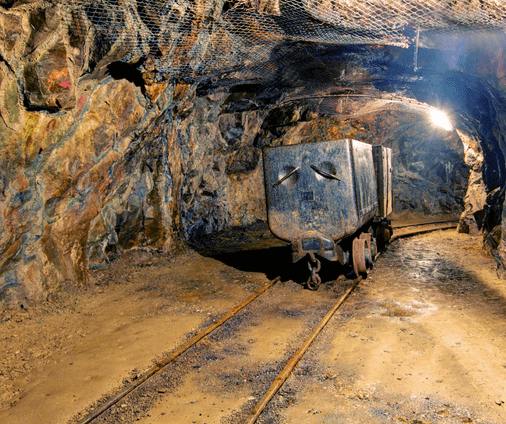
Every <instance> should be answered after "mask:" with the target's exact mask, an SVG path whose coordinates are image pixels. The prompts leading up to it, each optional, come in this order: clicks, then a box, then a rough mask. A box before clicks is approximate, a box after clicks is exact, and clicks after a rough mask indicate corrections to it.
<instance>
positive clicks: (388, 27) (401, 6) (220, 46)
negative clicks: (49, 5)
mask: <svg viewBox="0 0 506 424" xmlns="http://www.w3.org/2000/svg"><path fill="white" fill-rule="evenodd" d="M62 10H63V15H64V17H65V20H66V22H67V24H68V26H69V27H72V31H75V32H76V33H77V34H76V35H77V36H80V37H83V38H86V37H90V36H93V37H95V38H97V37H98V38H100V40H101V42H100V44H101V45H108V46H109V47H111V48H112V47H113V46H114V47H115V48H116V49H117V50H118V49H122V50H125V51H128V56H129V57H130V58H131V57H134V56H146V55H147V54H150V55H151V56H152V57H158V58H159V59H158V63H157V70H158V71H159V72H160V74H163V75H164V76H165V77H167V76H169V77H170V76H174V75H188V76H192V77H199V76H212V75H218V74H222V73H223V71H224V70H226V71H227V72H233V71H234V70H238V69H241V70H244V69H248V68H250V69H252V72H254V73H257V74H258V73H262V72H264V73H265V74H268V73H269V72H273V71H274V67H275V66H274V65H273V61H272V56H273V52H274V54H275V52H276V48H277V47H278V46H280V45H281V44H283V43H285V44H286V43H287V42H316V43H323V44H327V45H350V44H354V45H356V44H379V45H393V46H402V47H407V46H410V45H413V43H414V40H415V39H416V38H419V37H420V34H421V35H422V36H423V34H427V33H429V32H431V33H437V32H439V33H461V32H466V31H477V30H480V31H492V30H493V31H500V32H502V33H505V32H506V1H505V0H486V1H485V0H368V1H366V0H243V1H225V2H223V1H222V0H168V1H167V0H116V1H115V0H88V1H86V0H85V1H77V2H76V1H74V2H68V3H67V4H66V5H65V7H64V8H63V9H62ZM278 65H279V64H276V66H278Z"/></svg>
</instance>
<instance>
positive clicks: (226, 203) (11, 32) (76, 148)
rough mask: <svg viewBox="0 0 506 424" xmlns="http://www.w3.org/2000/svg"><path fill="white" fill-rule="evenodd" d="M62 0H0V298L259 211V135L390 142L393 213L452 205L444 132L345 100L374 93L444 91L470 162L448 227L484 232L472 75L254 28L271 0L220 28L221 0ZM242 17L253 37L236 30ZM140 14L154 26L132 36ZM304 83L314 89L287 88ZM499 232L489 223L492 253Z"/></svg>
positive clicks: (497, 129)
mask: <svg viewBox="0 0 506 424" xmlns="http://www.w3.org/2000/svg"><path fill="white" fill-rule="evenodd" d="M71 3H72V2H69V5H70V6H72V4H71ZM74 3H75V6H76V7H70V6H69V7H66V8H63V7H59V6H58V4H57V3H56V2H49V1H37V0H32V1H1V2H0V26H1V27H2V31H1V32H0V152H1V153H0V299H3V300H7V301H11V302H15V301H16V300H17V299H19V298H26V299H30V300H41V299H45V298H46V297H47V296H48V294H51V293H53V292H56V291H59V290H63V289H65V288H67V287H73V286H79V285H83V284H86V283H87V278H88V277H87V276H88V269H89V268H90V267H92V268H100V267H104V266H107V264H108V262H110V261H111V260H113V259H114V258H115V257H116V256H117V255H119V254H121V253H122V252H124V251H125V250H127V249H134V248H143V249H157V250H162V251H165V252H174V251H177V250H178V249H180V248H182V247H184V246H185V245H186V244H187V243H190V244H191V243H193V242H195V240H198V239H199V238H203V237H206V236H208V235H209V234H215V233H217V232H219V231H221V230H226V229H227V228H230V227H234V226H236V227H245V226H250V225H252V224H255V225H256V224H257V223H258V222H259V221H262V220H263V221H265V206H264V194H263V179H262V167H261V166H260V165H261V147H262V146H263V145H266V144H273V145H276V144H282V143H283V144H290V143H298V142H315V141H319V140H324V139H336V138H341V137H349V138H356V139H359V140H363V141H368V142H374V143H376V142H379V143H381V144H384V145H387V146H391V147H392V148H393V149H394V151H395V152H396V156H395V160H396V165H397V171H396V181H397V182H398V184H397V188H396V190H397V196H396V206H395V208H396V211H397V212H402V211H403V210H418V211H424V212H427V213H450V214H453V213H455V212H456V211H459V210H461V208H462V207H463V204H462V197H463V195H464V191H465V187H466V182H465V180H464V175H465V173H466V172H467V171H466V167H465V165H464V162H463V151H462V150H461V147H459V146H460V144H458V143H457V141H456V139H455V138H445V137H444V136H443V135H441V134H434V133H431V132H430V131H429V130H428V127H427V128H425V127H424V126H423V124H420V122H421V121H420V120H419V116H415V115H414V114H412V113H411V114H410V113H406V112H405V111H402V110H397V109H395V108H393V109H392V108H390V107H388V108H386V109H382V110H380V111H378V112H375V113H363V114H361V115H360V116H355V115H354V113H356V112H357V111H358V110H359V109H360V108H363V107H364V106H365V105H366V104H367V103H368V100H367V96H370V95H371V96H373V95H376V94H377V93H378V92H393V93H396V94H397V95H403V96H404V95H408V94H409V96H410V97H413V98H418V99H419V100H421V101H427V102H430V101H433V100H434V98H431V96H432V97H435V98H437V99H442V101H443V103H444V104H446V105H450V106H452V105H453V109H452V110H454V111H455V115H456V116H460V117H461V118H460V121H459V122H460V124H459V125H460V126H459V128H461V129H462V134H464V135H462V134H461V139H462V140H463V141H464V142H465V145H466V149H467V150H466V152H467V153H466V160H467V163H468V165H469V166H470V167H471V168H472V170H473V171H472V173H471V176H472V179H471V182H472V184H471V185H470V187H471V188H470V189H469V191H468V193H467V195H466V199H467V200H466V212H465V217H463V219H462V223H461V228H462V229H465V226H466V225H467V227H468V229H469V231H482V230H485V231H487V232H488V231H492V230H493V229H494V228H495V230H494V234H497V225H498V224H500V221H501V217H500V214H501V211H502V210H503V209H502V204H503V201H504V190H503V188H504V181H505V178H506V176H505V171H504V169H505V167H504V156H503V153H502V151H501V149H504V150H505V151H506V148H505V146H504V134H505V133H506V128H505V125H506V124H505V122H506V120H504V119H503V117H504V116H506V113H504V107H503V106H501V105H504V103H501V102H502V100H501V99H500V96H499V95H498V94H497V93H498V92H496V91H493V90H489V89H488V88H487V87H485V86H484V85H481V86H478V85H477V83H476V78H474V79H473V78H469V79H468V80H465V79H464V78H463V77H462V78H461V76H460V74H456V73H453V74H451V75H448V74H445V78H446V79H441V77H440V75H439V74H437V75H436V76H437V77H438V78H439V79H438V80H437V81H436V79H437V78H436V77H434V75H428V76H425V75H417V76H416V78H412V79H410V78H411V76H412V75H411V74H408V75H409V77H410V78H405V74H404V73H406V72H408V71H407V68H410V69H411V65H410V66H409V67H402V66H401V63H402V62H403V60H404V59H405V55H406V54H408V53H406V52H405V51H403V50H402V49H394V48H383V47H380V48H372V47H371V48H369V47H367V46H366V47H364V46H360V47H356V48H348V47H347V48H340V47H339V48H338V47H335V46H330V47H329V46H328V45H325V44H318V43H316V42H313V43H311V42H309V41H307V40H306V41H297V42H294V41H290V40H287V39H283V37H281V35H279V34H278V33H275V32H274V31H273V30H272V31H271V32H265V31H264V30H265V29H266V28H267V29H268V28H271V27H268V26H266V25H267V24H268V23H269V22H271V23H272V28H281V27H283V25H285V24H286V22H285V23H284V24H283V22H281V23H279V22H278V23H276V25H274V21H270V20H271V19H275V18H276V17H277V16H279V14H280V13H284V12H283V11H282V10H281V9H280V4H279V3H278V2H276V1H271V2H260V4H258V5H257V4H255V5H253V6H252V7H256V8H257V9H258V10H256V9H254V10H249V11H247V12H244V13H245V15H244V16H243V15H241V12H240V9H237V10H235V9H234V11H233V13H232V12H229V13H228V15H227V17H228V19H229V21H230V22H229V23H230V25H231V26H230V27H227V26H224V25H222V24H223V22H221V21H220V22H221V23H220V25H215V23H216V22H217V21H219V20H220V16H221V15H220V14H221V13H222V12H223V10H224V7H225V6H224V4H223V3H222V2H220V1H216V2H209V3H206V6H205V7H201V8H200V9H199V10H198V13H193V14H191V13H189V12H188V10H190V9H191V10H193V9H194V5H191V4H190V3H186V2H184V1H182V2H176V3H173V4H172V3H171V4H170V5H168V4H167V3H166V2H156V1H153V2H151V3H150V7H152V8H154V10H155V9H156V8H157V7H162V6H164V5H165V6H167V7H169V6H170V8H171V9H170V13H172V15H171V16H173V18H172V19H173V22H172V21H171V22H172V24H173V25H172V26H171V27H170V28H166V27H164V25H165V23H163V22H161V21H158V20H156V19H155V20H154V21H150V22H147V20H146V19H147V18H146V16H147V15H145V14H142V13H140V9H136V12H135V11H134V9H131V10H130V9H128V8H125V6H124V4H123V3H124V2H118V5H116V3H114V4H115V5H116V6H114V7H117V8H118V10H117V13H116V14H112V15H111V13H112V12H111V10H112V11H114V10H113V9H107V10H106V9H103V10H102V9H101V7H102V8H103V6H104V5H106V4H109V3H110V4H112V2H105V3H104V2H102V1H101V0H97V1H95V2H92V3H93V7H91V6H90V7H88V8H86V7H84V6H83V5H84V3H81V2H74ZM120 3H121V4H120ZM86 4H87V3H86ZM90 4H91V3H90ZM165 6H164V7H165ZM195 7H197V6H195ZM227 7H228V6H227ZM120 9H121V10H120ZM101 11H102V12H104V13H109V15H107V18H108V19H111V20H113V21H114V20H116V21H115V22H116V24H117V26H116V27H115V30H114V31H112V30H111V31H109V30H108V28H106V27H105V26H103V25H102V23H101V22H102V21H101V19H102V16H105V15H102V14H101ZM258 11H261V12H262V13H259V12H258ZM120 12H121V13H120ZM134 12H135V13H134ZM186 12H188V14H187V13H186ZM167 14H169V11H167ZM190 15H191V16H190ZM241 16H243V17H245V21H247V22H248V25H250V26H251V28H254V29H255V30H254V31H253V30H252V34H253V33H254V38H251V37H246V36H245V34H237V33H235V32H234V31H235V30H236V29H237V28H238V27H240V25H243V20H241V19H240V18H241ZM266 16H268V17H267V18H266ZM246 18H247V19H246ZM276 19H277V18H276ZM304 19H306V20H307V22H308V25H309V24H311V25H310V26H311V27H313V26H314V22H313V21H312V20H311V19H309V18H308V17H305V18H304ZM276 22H277V21H276ZM126 23H128V25H127V24H126ZM281 24H283V25H281ZM147 27H149V28H151V33H152V34H155V33H156V34H155V35H156V37H155V35H153V38H152V39H149V40H147V39H144V38H143V34H144V32H143V30H144V29H145V28H147ZM272 28H271V29H272ZM155 29H156V31H158V32H156V31H155ZM295 32H297V31H296V28H286V34H292V33H295ZM286 34H285V35H286ZM322 34H323V33H322ZM162 35H163V37H162ZM292 35H293V34H292ZM295 35H297V34H295ZM324 35H325V34H324ZM252 36H253V35H252ZM312 36H313V37H316V38H315V40H316V41H317V39H318V37H320V35H318V34H316V33H314V34H313V35H312ZM157 37H158V38H157ZM164 37H165V38H164ZM255 37H256V38H255ZM154 39H156V48H154V47H153V46H154V44H153V43H154V41H153V40H154ZM125 40H127V41H128V42H126V41H125ZM132 40H134V41H132ZM265 46H270V47H269V48H270V50H269V49H267V50H266V49H265ZM197 47H198V48H197ZM308 51H310V52H311V55H309V56H308V54H307V52H308ZM202 52H204V53H202ZM245 52H247V53H248V54H245ZM201 53H202V54H201ZM409 54H411V53H409ZM308 57H310V58H312V59H311V60H308ZM211 58H212V59H213V60H212V61H209V60H210V59H211ZM422 59H423V58H421V59H420V63H421V64H423V63H425V62H423V60H422ZM410 60H411V59H410ZM206 61H209V64H206ZM262 61H263V67H259V63H260V62H262ZM426 61H427V60H426ZM410 63H411V62H410ZM495 63H496V62H494V64H495ZM168 64H171V66H172V67H173V68H171V69H173V70H174V72H172V71H170V70H168V68H167V67H168V66H169V65H168ZM206 66H207V67H206ZM163 67H164V68H163ZM205 67H206V68H205ZM162 68H163V69H162ZM204 68H205V71H206V72H204ZM499 68H500V67H499V65H497V66H496V68H494V72H495V74H494V75H496V74H497V75H498V77H497V78H499V76H500V72H499V71H500V70H499ZM496 71H497V72H496ZM171 72H172V73H171ZM409 72H412V71H411V70H410V71H409ZM199 75H200V78H197V76H199ZM501 75H502V74H501ZM167 76H170V77H171V78H168V77H167ZM175 77H178V78H179V79H178V78H175ZM182 77H184V80H182ZM261 78H266V79H265V80H262V79H261ZM431 78H432V79H431ZM452 78H453V79H452ZM459 78H460V79H459ZM501 78H502V77H501ZM315 81H317V82H318V83H319V84H320V83H321V84H323V82H325V84H327V86H324V85H320V86H318V87H315V86H314V85H312V84H314V83H315ZM413 81H414V82H413ZM427 81H428V82H427ZM452 81H453V84H456V85H457V86H459V87H460V86H461V85H462V84H464V86H465V87H468V88H469V89H470V90H474V91H478V92H479V93H480V96H474V97H472V99H471V100H472V101H471V102H467V103H465V102H464V101H463V100H462V99H463V98H464V97H465V96H464V94H465V93H463V92H457V94H455V93H453V94H452V93H448V92H447V91H445V89H446V88H447V87H448V84H450V85H451V84H452ZM498 81H499V83H498V86H501V84H502V83H503V79H498ZM245 82H247V84H246V83H245ZM239 83H240V84H239ZM424 84H425V85H424ZM427 87H428V88H427ZM329 90H330V91H329ZM457 91H458V90H457ZM464 91H465V90H464ZM315 93H316V97H318V96H320V98H319V103H318V104H316V103H311V102H309V101H300V102H298V101H297V100H296V99H297V96H301V97H302V98H304V96H305V97H307V98H309V97H311V95H312V94H315ZM349 94H353V95H356V97H349V98H348V97H346V98H345V102H344V103H345V104H344V106H343V102H342V101H341V102H337V101H330V100H329V98H328V97H329V96H330V97H331V96H334V95H335V96H344V95H349ZM326 96H327V97H326ZM360 96H363V98H361V97H360ZM455 96H456V97H457V98H458V99H459V100H455ZM322 98H325V99H324V100H325V101H323V100H322ZM336 98H338V97H336ZM281 101H284V103H282V102H281ZM470 103H473V104H470ZM474 103H475V104H474ZM501 107H502V109H501ZM329 111H331V112H332V113H329ZM466 137H467V138H466ZM424 143H425V144H426V145H431V146H432V148H431V151H430V153H427V150H425V148H423V146H424ZM430 143H434V144H430ZM473 143H474V144H473ZM435 151H436V153H435ZM474 151H476V152H480V151H481V153H482V155H483V156H482V157H483V162H480V160H478V159H473V158H472V152H474ZM475 183H476V184H475ZM474 186H477V187H479V189H478V190H474V189H473V187H474ZM483 190H484V191H483ZM483 211H485V212H483ZM503 222H506V216H505V217H504V218H503ZM499 228H500V227H499ZM503 234H506V233H505V232H503ZM505 237H506V235H505ZM496 238H497V237H496ZM505 246H506V241H505V240H504V239H503V240H502V241H501V245H500V246H499V250H498V252H499V253H498V254H497V257H498V258H499V260H500V261H503V263H506V262H504V261H505V260H506V256H505V255H504V254H503V252H504V251H506V249H505ZM503 256H504V258H503Z"/></svg>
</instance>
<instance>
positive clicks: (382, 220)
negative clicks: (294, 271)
mask: <svg viewBox="0 0 506 424" xmlns="http://www.w3.org/2000/svg"><path fill="white" fill-rule="evenodd" d="M263 156H264V161H263V163H264V179H265V192H266V200H267V216H268V222H269V228H270V230H271V231H272V233H273V234H274V235H275V236H276V237H278V238H280V239H282V240H285V241H287V242H289V243H290V244H291V246H292V260H293V262H297V261H298V260H300V259H302V258H303V257H305V256H306V255H309V257H310V262H309V263H308V266H309V270H310V272H311V276H310V278H309V279H308V282H307V287H308V288H309V289H312V290H316V289H317V288H318V286H319V284H320V282H321V280H320V277H319V276H318V271H317V270H319V268H320V265H319V263H318V265H315V263H316V259H315V255H318V256H320V257H321V258H324V259H327V260H329V261H338V262H340V263H341V264H342V265H349V264H350V260H349V259H350V253H351V254H352V265H353V268H354V271H355V274H356V275H365V274H366V273H367V268H371V267H372V263H373V261H374V256H375V255H376V252H377V247H376V240H375V236H376V229H379V234H380V237H381V240H380V246H381V247H382V248H383V247H384V246H385V245H386V243H388V240H389V239H390V235H391V233H390V232H389V225H390V222H389V221H388V220H387V219H386V216H387V215H388V214H389V213H390V212H391V211H392V151H391V150H390V149H387V148H385V147H382V146H374V147H373V146H372V145H370V144H367V143H362V142H360V141H357V140H351V139H343V140H331V141H324V142H318V143H308V144H297V145H288V146H278V147H265V148H264V151H263ZM363 227H364V229H365V230H367V229H368V228H369V227H370V229H368V231H369V232H368V233H367V234H368V235H367V236H366V237H365V238H361V239H360V240H353V242H352V246H348V247H346V249H347V251H346V250H344V249H343V248H342V246H340V245H339V242H341V241H342V240H343V239H346V238H349V239H350V240H351V238H352V237H351V236H353V237H357V236H358V234H359V233H360V232H361V231H362V230H361V229H362V228H363ZM349 244H350V243H348V245H349ZM350 247H351V249H350ZM350 250H351V252H350Z"/></svg>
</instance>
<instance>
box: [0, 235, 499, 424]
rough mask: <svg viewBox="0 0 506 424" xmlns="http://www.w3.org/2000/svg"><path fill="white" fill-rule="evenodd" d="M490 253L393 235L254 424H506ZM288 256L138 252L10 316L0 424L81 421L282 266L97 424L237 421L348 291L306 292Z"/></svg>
mask: <svg viewBox="0 0 506 424" xmlns="http://www.w3.org/2000/svg"><path fill="white" fill-rule="evenodd" d="M481 244H482V241H481V238H479V237H471V236H468V235H461V234H457V233H456V232H455V231H453V230H449V231H440V232H436V233H431V234H426V235H421V236H417V237H416V238H411V239H402V240H398V241H396V242H394V243H393V244H392V245H391V246H390V247H389V248H388V250H387V251H386V252H385V253H384V254H383V255H382V256H381V257H380V258H379V259H378V261H377V262H376V264H375V268H374V270H373V271H372V272H371V273H370V275H369V277H368V278H367V279H366V280H364V281H362V283H360V285H359V286H358V288H357V289H356V290H355V291H354V292H353V293H352V295H351V297H350V299H349V300H348V301H347V302H346V303H345V304H344V305H343V307H342V308H341V309H340V310H339V311H338V312H337V314H336V315H335V316H334V318H333V319H332V320H331V321H330V322H329V324H328V326H327V327H326V328H325V329H324V331H323V332H322V334H321V335H320V336H319V337H318V338H317V339H316V341H315V342H314V343H313V345H312V346H311V348H310V350H309V351H308V353H307V354H306V355H305V356H304V358H303V359H302V361H301V362H300V363H299V365H298V367H297V368H296V370H295V372H294V373H293V375H292V376H291V377H290V378H289V379H288V380H287V382H286V383H285V385H284V386H283V387H282V388H281V390H280V391H279V392H278V394H277V395H276V396H275V397H274V399H273V400H272V401H271V403H270V404H269V405H268V407H267V409H266V410H265V411H264V413H263V414H262V415H261V417H260V419H259V420H258V422H259V423H301V422H304V423H306V422H307V423H347V424H349V423H351V424H354V423H357V424H358V423H365V422H367V423H410V424H420V423H422V424H426V423H497V424H499V423H504V422H506V410H505V408H506V404H505V402H506V361H504V355H503V352H504V351H505V350H506V337H505V335H506V282H505V281H503V280H499V279H498V278H497V277H496V273H495V263H494V261H493V259H492V258H491V256H489V255H488V254H487V253H486V252H484V251H483V250H482V248H481ZM283 252H284V251H283V250H282V248H276V249H270V250H269V251H264V252H256V253H254V254H252V255H246V254H236V255H228V256H224V257H220V258H219V260H218V259H212V258H206V257H203V256H200V255H198V254H196V253H191V252H189V253H187V254H184V255H182V256H180V257H177V258H167V257H163V256H158V255H156V254H150V253H148V252H132V253H131V254H130V256H125V257H123V258H122V259H121V260H120V261H117V262H115V263H114V264H113V266H112V267H111V269H109V270H106V271H103V272H100V273H96V274H94V280H93V284H92V285H91V286H90V287H89V288H87V289H86V290H81V291H76V292H68V293H66V294H65V295H64V296H62V297H60V298H56V299H52V301H51V302H48V304H47V305H39V306H37V307H31V306H30V305H24V307H23V308H22V309H20V310H19V311H4V313H3V315H2V323H1V327H0V328H1V335H0V349H1V350H2V358H1V361H2V368H1V370H0V379H1V380H0V383H2V384H1V389H0V402H1V403H0V405H1V410H0V422H2V423H7V424H10V423H23V424H25V423H41V422H48V423H67V422H76V421H77V419H78V418H79V417H81V416H83V414H85V413H86V411H87V409H89V408H90V407H92V406H93V405H97V404H100V402H101V401H103V399H106V398H107V396H109V395H110V394H112V393H115V392H116V391H117V390H118V389H119V388H121V387H122V386H124V385H127V384H129V383H130V382H131V381H133V380H134V379H135V378H136V376H137V375H139V374H140V373H142V372H143V371H145V370H146V369H148V368H149V367H150V366H151V365H152V364H153V362H155V361H156V360H157V359H160V358H161V357H163V355H164V353H166V352H170V351H171V350H173V349H175V348H176V347H177V346H178V345H180V344H181V343H183V342H184V341H185V340H187V339H188V338H189V337H190V336H191V335H193V334H195V332H196V331H197V330H199V329H201V328H203V327H204V326H205V325H207V324H209V323H210V322H211V321H212V320H213V319H215V318H217V317H219V316H221V315H222V314H223V313H225V312H227V311H228V310H229V309H230V308H232V307H233V306H234V305H236V304H237V303H238V302H239V301H242V300H243V299H245V298H247V297H248V296H249V295H250V294H251V293H252V292H254V291H255V290H256V289H258V288H259V287H261V286H262V285H263V284H265V283H266V282H267V281H268V280H269V279H270V278H273V277H274V276H275V275H274V274H276V271H279V274H281V275H282V277H283V279H282V282H280V283H278V284H277V285H276V286H274V288H273V289H271V290H269V291H268V292H267V293H265V294H264V295H262V296H261V297H260V298H258V299H257V300H255V301H254V302H253V303H252V304H251V305H250V306H248V307H246V308H245V309H244V310H243V311H241V312H240V313H239V314H238V315H237V316H236V317H234V318H232V319H231V320H230V322H229V323H228V324H227V325H226V326H224V327H221V328H220V329H219V330H217V331H216V332H215V333H213V334H212V335H211V336H209V337H207V338H206V339H205V340H204V341H203V342H202V343H201V344H199V345H198V346H196V347H195V348H192V349H191V350H190V351H188V352H187V353H186V354H185V355H184V356H182V357H181V358H180V359H178V360H177V361H176V362H175V363H173V364H171V365H169V366H168V367H166V368H165V369H164V370H163V371H162V372H160V373H159V374H158V375H157V376H156V377H155V378H154V379H153V380H152V381H150V382H149V383H147V384H145V385H143V386H142V387H141V388H139V389H138V390H136V391H135V392H133V393H132V395H129V396H128V397H126V398H124V399H123V400H122V401H120V402H119V403H118V404H117V405H116V406H115V407H114V408H113V409H112V410H111V411H110V412H108V413H107V414H104V415H103V416H101V417H100V418H99V419H97V420H96V422H97V423H98V422H102V423H116V422H118V423H119V422H141V423H146V424H147V423H149V424H156V423H178V424H179V423H181V424H184V423H199V424H203V423H205V424H214V423H216V424H234V423H240V422H242V420H243V419H244V418H245V416H246V415H247V414H248V412H249V411H250V409H251V408H252V407H253V406H254V405H255V403H256V401H257V400H258V399H259V398H260V397H261V396H262V394H263V392H264V391H265V390H266V389H267V388H268V387H269V385H270V383H271V382H272V380H273V379H274V378H275V377H276V375H277V373H278V372H279V371H280V370H281V369H282V368H283V366H284V364H285V362H286V361H287V360H288V358H289V357H290V356H291V355H292V354H293V353H294V352H295V351H296V350H297V348H298V347H299V344H300V343H301V342H302V341H303V339H304V338H305V337H306V336H307V335H308V334H309V332H310V331H311V329H312V327H313V326H314V325H316V323H317V322H318V321H319V319H320V318H321V317H322V316H323V315H324V314H325V313H326V311H327V310H328V309H329V308H330V307H331V305H332V304H333V302H335V300H336V299H337V298H338V297H339V296H340V295H341V294H342V293H343V292H344V290H345V289H346V287H348V285H349V284H350V280H347V279H346V278H344V277H343V276H341V277H339V278H338V279H337V281H335V282H333V283H329V284H326V285H324V286H322V287H321V288H320V289H319V290H318V291H316V292H311V291H307V290H304V289H303V288H302V286H301V284H300V282H301V281H300V280H302V281H303V277H302V272H303V271H302V268H293V269H291V270H286V269H285V265H287V264H288V263H287V260H286V259H287V255H286V252H284V253H283ZM248 258H250V259H251V258H253V260H248ZM337 274H338V270H330V271H328V275H337ZM291 280H295V281H296V282H293V281H291Z"/></svg>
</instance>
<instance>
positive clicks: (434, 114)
mask: <svg viewBox="0 0 506 424" xmlns="http://www.w3.org/2000/svg"><path fill="white" fill-rule="evenodd" d="M430 119H431V120H432V123H433V124H434V125H436V126H438V127H441V128H444V129H445V130H446V131H451V130H453V126H452V124H451V122H450V120H449V119H448V116H446V114H445V113H444V112H443V111H441V110H437V109H432V110H431V111H430Z"/></svg>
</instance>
